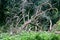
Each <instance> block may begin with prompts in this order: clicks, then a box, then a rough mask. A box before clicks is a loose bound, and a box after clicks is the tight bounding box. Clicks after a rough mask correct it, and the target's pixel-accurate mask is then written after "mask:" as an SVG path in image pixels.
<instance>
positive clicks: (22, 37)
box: [0, 32, 60, 40]
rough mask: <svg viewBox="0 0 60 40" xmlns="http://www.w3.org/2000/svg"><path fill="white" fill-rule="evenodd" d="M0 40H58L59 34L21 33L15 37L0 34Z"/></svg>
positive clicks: (59, 39) (59, 38)
mask: <svg viewBox="0 0 60 40" xmlns="http://www.w3.org/2000/svg"><path fill="white" fill-rule="evenodd" d="M0 40H60V36H59V34H55V33H48V32H41V33H39V32H23V33H21V34H17V35H12V36H11V35H9V34H7V33H2V34H0Z"/></svg>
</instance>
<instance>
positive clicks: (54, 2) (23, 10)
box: [0, 0, 60, 31]
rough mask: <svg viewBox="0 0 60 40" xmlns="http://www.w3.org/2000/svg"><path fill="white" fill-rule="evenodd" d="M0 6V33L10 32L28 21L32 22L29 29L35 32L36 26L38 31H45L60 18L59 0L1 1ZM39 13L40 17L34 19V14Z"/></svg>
mask: <svg viewBox="0 0 60 40" xmlns="http://www.w3.org/2000/svg"><path fill="white" fill-rule="evenodd" d="M0 5H1V6H0V25H1V29H2V31H7V30H9V31H10V30H12V29H13V28H16V27H17V28H18V27H21V26H22V25H23V24H24V23H25V22H26V21H29V20H30V19H33V20H32V22H31V23H30V25H29V28H30V26H31V27H32V30H35V27H36V25H37V26H38V29H39V30H45V31H47V30H49V28H50V26H51V27H52V26H53V25H54V24H55V23H56V22H57V21H58V20H59V17H60V8H59V7H60V0H1V3H0ZM50 8H51V9H50ZM48 9H50V10H48ZM45 11H46V12H45ZM40 12H41V13H42V15H39V16H37V17H36V18H34V17H35V16H36V15H35V14H36V13H37V14H39V13H40ZM32 16H33V17H32ZM50 21H51V23H50ZM32 23H33V25H31V24H32Z"/></svg>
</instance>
